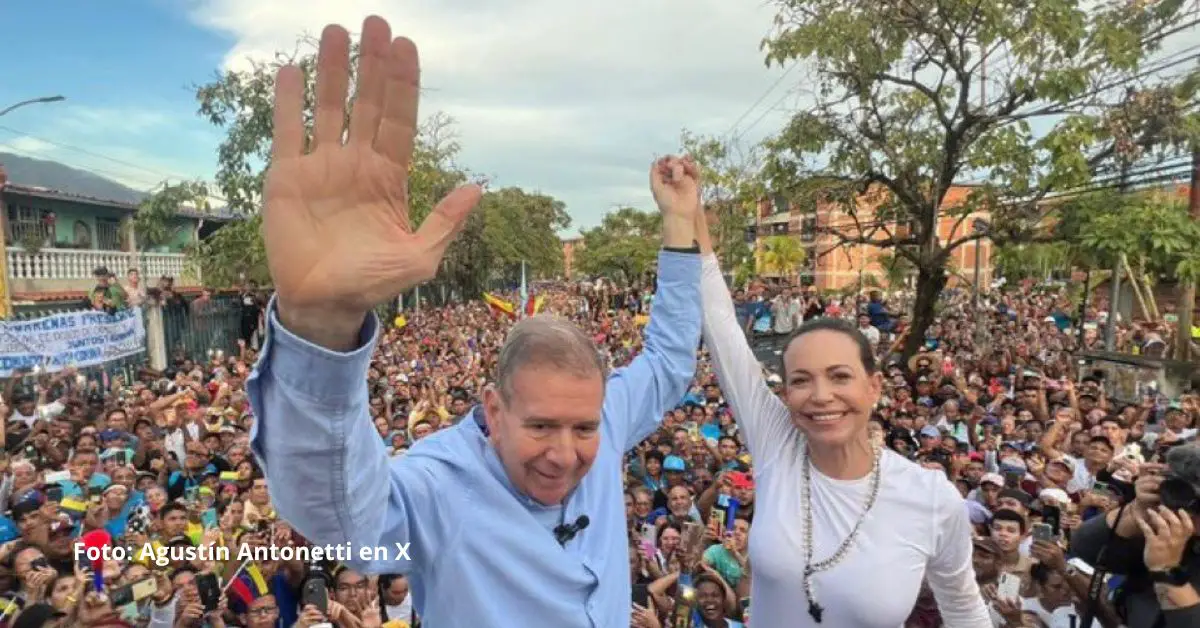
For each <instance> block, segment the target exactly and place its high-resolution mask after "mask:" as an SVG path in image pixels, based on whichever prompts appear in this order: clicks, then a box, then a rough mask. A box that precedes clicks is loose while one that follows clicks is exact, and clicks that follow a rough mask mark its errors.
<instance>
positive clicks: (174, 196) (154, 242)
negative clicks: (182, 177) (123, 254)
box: [129, 181, 209, 251]
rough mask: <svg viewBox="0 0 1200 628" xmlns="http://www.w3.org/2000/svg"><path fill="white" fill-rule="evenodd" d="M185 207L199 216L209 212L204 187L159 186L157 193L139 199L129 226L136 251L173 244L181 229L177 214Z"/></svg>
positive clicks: (197, 184) (187, 183) (185, 184)
mask: <svg viewBox="0 0 1200 628" xmlns="http://www.w3.org/2000/svg"><path fill="white" fill-rule="evenodd" d="M188 206H190V207H192V208H194V209H195V210H196V211H197V212H199V213H205V212H207V211H209V204H208V186H207V185H206V184H205V183H204V182H202V181H185V182H182V183H175V184H171V183H163V185H162V187H161V188H160V189H158V190H156V191H155V192H154V193H153V194H151V195H149V196H147V197H146V198H144V199H142V202H141V203H139V204H138V207H137V211H135V212H134V214H133V221H132V222H130V223H129V224H130V226H131V227H132V229H133V233H134V235H135V236H136V238H135V239H136V241H137V245H138V249H140V250H142V251H145V250H147V249H153V248H156V247H160V246H163V245H165V244H168V243H170V242H171V241H172V240H174V239H175V237H176V236H177V235H178V234H179V231H180V230H181V229H183V224H182V223H180V222H179V210H180V208H183V207H188Z"/></svg>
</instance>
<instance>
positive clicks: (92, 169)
mask: <svg viewBox="0 0 1200 628" xmlns="http://www.w3.org/2000/svg"><path fill="white" fill-rule="evenodd" d="M0 131H5V132H8V133H12V134H14V135H18V136H23V137H28V138H30V139H33V140H37V141H39V142H44V143H46V144H49V145H51V146H55V147H58V148H62V149H64V150H69V151H74V152H77V153H80V154H83V155H89V156H91V157H96V158H98V159H104V160H106V161H110V162H112V163H115V164H119V165H122V166H127V167H130V168H134V169H136V170H141V171H143V172H147V173H149V174H153V175H161V176H163V177H165V178H164V179H163V180H158V181H155V182H153V183H151V182H149V181H148V180H146V179H139V178H136V177H131V176H129V175H127V174H121V173H116V172H113V171H110V170H104V169H101V168H96V167H83V166H80V165H78V164H72V163H68V162H65V161H61V160H58V159H55V160H54V161H56V162H58V163H61V164H62V165H64V166H69V167H71V168H75V169H76V170H83V171H84V172H90V173H92V174H96V175H101V176H104V177H105V178H109V179H124V180H126V181H133V182H136V183H139V184H141V185H144V186H146V192H147V193H153V190H154V189H155V188H157V187H159V186H160V185H162V184H164V183H165V182H166V181H167V180H169V179H179V180H181V181H189V180H194V179H196V178H197V177H185V176H182V175H179V174H171V173H169V172H165V171H162V170H155V169H153V168H147V167H146V166H142V165H139V164H136V163H133V162H130V161H126V160H123V159H118V158H116V157H112V156H110V155H105V154H102V153H98V152H95V151H92V150H88V149H86V148H81V147H79V146H74V145H71V144H67V143H65V142H59V141H55V140H50V139H46V138H44V137H38V136H36V135H31V134H29V133H26V132H24V131H21V130H18V129H14V128H12V127H8V126H4V125H0ZM0 146H3V147H4V148H5V149H7V150H9V151H12V152H14V153H17V154H19V155H22V156H25V157H30V158H33V159H41V158H45V156H44V155H37V154H36V153H33V152H32V151H28V150H22V149H19V148H17V147H15V146H12V145H11V144H0ZM208 196H209V197H210V198H212V199H215V200H217V201H220V202H222V203H228V202H229V201H228V199H225V198H222V197H220V196H218V195H216V194H213V193H211V192H210V193H209V194H208Z"/></svg>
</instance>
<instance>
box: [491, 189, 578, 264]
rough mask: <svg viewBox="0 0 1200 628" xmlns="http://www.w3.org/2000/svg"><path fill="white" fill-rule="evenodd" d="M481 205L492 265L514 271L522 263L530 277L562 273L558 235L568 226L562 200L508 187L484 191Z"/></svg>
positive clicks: (568, 219) (561, 252)
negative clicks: (485, 222)
mask: <svg viewBox="0 0 1200 628" xmlns="http://www.w3.org/2000/svg"><path fill="white" fill-rule="evenodd" d="M481 205H482V210H483V211H482V213H483V214H484V216H486V220H487V228H486V239H487V242H488V244H489V247H490V249H491V253H492V257H493V259H492V264H493V265H495V266H496V267H499V268H508V269H513V270H516V269H519V268H520V265H521V262H525V263H526V266H527V272H528V273H529V274H531V276H534V277H554V276H558V275H560V274H562V270H563V250H562V243H561V241H560V240H559V238H558V232H559V231H560V230H562V229H566V228H567V227H569V226H571V217H570V216H569V215H567V211H566V205H564V204H563V203H562V201H559V200H557V199H555V198H554V197H551V196H546V195H545V194H540V193H533V194H531V193H528V192H526V191H524V190H522V189H520V188H513V187H509V188H503V189H500V190H496V191H494V192H488V193H487V194H486V195H484V197H483V202H482V203H481ZM518 272H519V271H518Z"/></svg>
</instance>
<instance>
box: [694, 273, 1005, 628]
mask: <svg viewBox="0 0 1200 628" xmlns="http://www.w3.org/2000/svg"><path fill="white" fill-rule="evenodd" d="M701 297H702V299H703V304H704V342H705V345H706V346H707V347H708V349H709V352H710V355H711V356H712V361H713V367H714V369H715V370H716V373H717V377H718V379H719V381H720V384H721V391H722V392H723V393H724V394H725V398H726V400H727V401H728V402H729V405H730V407H731V408H732V410H733V415H734V418H735V419H736V420H737V423H738V426H739V428H740V429H741V430H742V432H743V433H744V435H745V438H746V443H747V446H748V447H749V449H750V455H751V456H752V457H753V460H754V479H755V484H756V486H757V492H756V495H755V513H754V524H753V527H752V528H751V531H750V564H751V568H752V570H753V575H754V579H753V585H752V589H753V590H752V591H751V598H750V599H751V609H752V610H751V613H752V615H753V617H754V620H753V621H754V624H755V625H762V626H788V627H789V628H817V627H818V626H819V627H821V628H824V627H826V626H838V627H843V626H844V627H854V628H876V627H877V628H896V627H897V626H901V625H903V624H904V621H905V620H906V619H907V618H908V616H909V615H910V614H911V612H912V609H913V605H914V604H915V603H916V599H917V594H918V593H919V591H920V588H921V582H922V580H923V579H928V581H929V585H930V588H931V589H932V590H933V593H934V596H935V598H936V599H937V602H938V606H939V608H940V610H941V614H942V618H943V620H944V621H945V625H946V626H947V628H992V622H991V619H990V618H989V617H988V612H987V609H986V607H985V606H984V602H983V598H982V596H981V595H980V592H979V587H978V585H977V584H976V583H975V571H974V568H973V567H972V562H971V555H972V552H973V545H972V541H971V525H970V521H969V519H968V518H967V509H966V506H965V504H963V500H962V497H961V496H960V495H959V494H958V491H957V490H956V489H955V488H954V485H953V484H951V483H950V481H949V480H947V479H946V476H945V475H944V474H941V473H938V472H937V471H931V470H928V469H923V468H921V467H920V466H918V465H916V464H914V463H912V462H910V461H908V460H906V459H904V458H902V457H901V456H899V455H897V454H895V453H894V452H892V451H890V450H887V451H885V453H884V456H883V460H882V461H881V463H880V464H881V468H880V473H881V477H880V488H879V495H878V498H877V499H876V502H875V505H874V507H873V508H872V509H871V512H870V514H869V515H868V516H867V519H866V521H864V523H863V527H862V529H861V530H860V532H859V536H858V539H857V541H856V542H855V544H854V545H853V546H852V547H851V549H850V550H849V552H848V553H847V555H846V557H845V558H844V559H843V560H842V562H841V563H840V564H838V565H837V566H835V567H833V568H832V569H830V570H828V571H825V572H822V573H820V574H817V575H816V576H814V577H813V583H814V588H815V590H816V597H817V601H818V602H819V603H820V605H821V606H822V607H823V608H824V609H825V613H824V618H823V622H822V623H821V624H816V623H815V622H813V621H812V618H811V617H810V616H809V614H808V599H807V597H806V596H805V594H804V587H803V575H804V535H805V531H804V504H803V503H802V496H801V492H800V482H801V478H802V477H803V476H802V472H803V469H802V466H801V464H802V460H803V457H802V455H801V454H802V452H803V447H804V441H805V439H804V435H803V433H802V432H800V430H798V429H796V427H795V426H794V425H793V424H792V421H791V418H790V415H789V412H788V410H787V408H786V406H784V404H783V402H782V401H780V400H779V398H778V397H776V396H775V395H774V394H772V393H771V391H770V389H769V388H768V387H767V385H766V382H764V381H763V379H762V371H761V368H760V367H759V364H758V360H757V359H756V358H755V356H754V354H753V352H752V351H751V350H750V346H749V344H748V343H747V341H746V337H745V335H744V334H743V333H742V330H741V329H740V328H739V327H738V323H737V318H736V316H735V314H734V309H733V301H732V299H731V297H730V295H729V289H728V288H727V287H726V285H725V281H724V279H723V278H722V277H721V271H720V267H719V266H718V264H717V260H716V257H715V256H713V255H707V256H705V259H704V272H703V279H702V284H701ZM869 489H870V478H869V477H865V478H862V479H859V480H851V481H845V480H837V479H834V478H830V477H828V476H825V475H823V474H821V473H820V472H819V471H817V470H815V469H814V470H813V473H812V486H811V490H810V493H811V496H812V508H813V546H814V547H813V554H814V556H813V560H814V562H820V561H823V560H825V559H827V558H829V557H830V556H831V555H832V554H833V552H834V551H836V549H837V548H838V546H840V545H841V543H842V541H843V540H844V539H845V538H846V537H847V536H848V535H849V534H850V531H851V529H852V528H853V527H854V524H855V522H856V521H857V520H858V518H859V516H860V515H861V514H862V509H863V507H864V505H865V504H866V499H867V493H868V491H869Z"/></svg>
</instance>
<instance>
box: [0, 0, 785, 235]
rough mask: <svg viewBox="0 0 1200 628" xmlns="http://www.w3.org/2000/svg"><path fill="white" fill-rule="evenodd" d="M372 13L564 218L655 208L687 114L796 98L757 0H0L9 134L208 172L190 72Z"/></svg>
mask: <svg viewBox="0 0 1200 628" xmlns="http://www.w3.org/2000/svg"><path fill="white" fill-rule="evenodd" d="M370 14H378V15H381V16H383V17H385V18H386V19H388V21H389V22H390V23H391V24H392V30H393V33H394V34H397V35H400V34H403V35H406V36H408V37H410V38H412V39H413V40H414V41H415V42H416V43H417V45H418V47H419V48H420V50H421V59H422V83H423V87H424V88H425V93H424V94H423V96H422V102H421V112H422V116H423V117H424V116H428V115H432V114H434V113H438V112H440V113H444V114H447V115H449V116H450V117H452V118H453V119H454V120H455V127H454V128H455V132H456V134H457V139H458V141H459V142H460V144H461V146H462V152H461V154H460V159H459V161H460V162H461V164H462V165H463V166H465V167H466V168H468V169H470V170H471V171H474V172H479V173H482V174H485V175H488V176H490V177H491V179H492V181H493V182H494V183H493V185H497V186H510V185H512V186H520V187H522V188H526V189H529V190H538V191H541V192H542V193H546V194H550V195H552V196H554V197H556V198H558V199H560V200H562V201H563V202H564V203H566V206H567V210H568V212H569V213H570V214H571V216H572V219H573V224H572V228H571V229H570V230H569V231H568V232H566V233H564V235H571V234H573V233H575V232H577V231H578V230H579V229H581V228H588V227H591V226H595V225H596V224H598V223H599V222H600V220H601V218H602V216H603V215H604V213H606V212H607V211H609V210H611V209H613V208H614V207H616V206H621V205H633V206H636V207H641V208H644V209H650V208H652V207H653V201H652V200H651V198H650V194H649V186H648V175H647V171H648V167H649V164H650V163H651V162H652V161H653V160H654V159H655V158H656V157H657V156H659V155H662V154H666V153H671V152H675V151H677V150H678V149H679V137H680V132H681V131H682V129H684V128H687V129H689V130H691V131H694V132H698V133H704V134H712V135H718V136H724V137H733V138H735V139H737V140H738V141H739V142H740V143H744V144H747V145H748V144H752V143H755V142H757V141H758V140H760V139H761V138H763V137H765V136H766V135H767V134H769V133H770V132H772V131H774V130H777V129H778V128H779V127H780V126H782V124H783V123H784V121H785V119H786V113H785V111H786V110H787V109H788V108H790V107H791V106H794V105H795V104H796V102H797V99H798V98H800V96H799V95H797V94H798V92H796V91H795V86H796V79H797V76H796V75H797V74H798V73H793V75H792V76H790V77H787V78H790V79H791V80H784V81H781V82H780V81H779V80H778V79H780V77H781V75H782V74H783V73H784V71H782V70H780V69H779V68H771V69H768V68H767V67H766V65H765V64H764V62H763V56H762V53H761V52H760V50H759V43H760V41H761V40H762V38H763V37H764V36H765V35H766V34H767V33H768V31H769V28H770V26H771V19H772V17H773V12H772V11H771V7H770V6H769V3H768V2H765V1H763V0H758V1H754V0H608V1H607V2H562V1H561V0H339V1H338V2H333V1H331V0H287V1H285V0H252V1H248V0H121V1H116V2H96V1H95V0H56V1H55V2H28V1H22V2H5V3H2V4H0V17H2V19H3V20H4V23H5V24H6V26H7V27H8V28H6V29H5V39H6V49H8V50H9V51H14V50H19V51H23V54H21V55H20V56H19V60H17V59H13V58H12V57H11V56H10V60H12V61H13V62H10V63H8V64H6V67H5V74H6V76H5V80H4V81H3V82H2V83H0V108H2V107H5V106H8V105H9V104H12V103H15V102H19V101H22V100H26V99H29V98H36V97H42V96H51V95H62V96H65V97H66V100H65V101H64V102H60V103H54V104H41V105H33V106H29V107H23V108H21V109H18V110H16V111H13V112H12V113H10V114H8V115H6V116H4V117H2V118H0V151H10V152H14V153H18V154H21V155H25V156H29V157H36V158H42V159H50V160H53V161H58V162H61V163H64V164H66V165H69V166H73V167H76V168H80V169H83V170H88V171H91V172H94V173H96V174H99V175H102V176H105V177H108V178H110V179H114V180H117V181H119V182H121V183H124V184H126V185H129V186H130V187H133V188H135V189H140V190H146V189H150V188H153V187H154V186H156V185H157V184H159V183H161V182H162V181H164V180H171V181H178V180H181V179H193V178H203V179H208V178H211V177H212V175H213V173H214V171H215V169H216V156H217V146H218V144H219V142H220V141H221V139H222V137H223V133H222V131H221V130H220V129H219V128H216V127H213V126H212V125H210V124H209V123H208V122H206V121H205V120H202V119H201V118H200V117H199V116H198V115H197V114H196V101H195V90H194V86H195V85H197V84H202V83H204V82H207V81H208V80H210V79H212V78H213V77H214V76H215V74H216V73H217V72H219V71H221V70H227V69H244V68H246V67H248V64H249V61H250V60H252V59H263V58H268V57H270V56H272V55H273V54H274V53H275V52H276V51H279V50H293V49H295V46H296V42H297V39H298V38H299V37H300V36H302V35H304V34H317V33H319V32H320V30H321V28H322V27H323V26H324V25H325V24H328V23H331V22H333V23H340V24H343V25H344V26H346V27H347V28H348V29H349V30H350V31H351V32H352V33H354V32H356V31H358V30H359V29H360V27H361V24H362V20H363V18H365V17H366V16H367V15H370Z"/></svg>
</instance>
